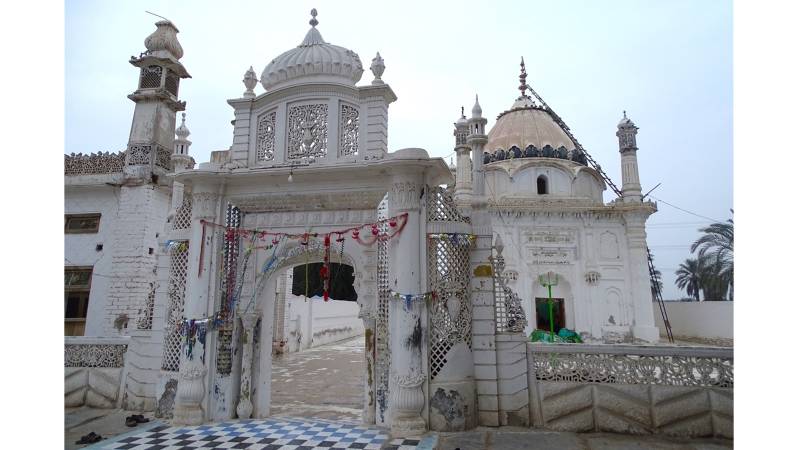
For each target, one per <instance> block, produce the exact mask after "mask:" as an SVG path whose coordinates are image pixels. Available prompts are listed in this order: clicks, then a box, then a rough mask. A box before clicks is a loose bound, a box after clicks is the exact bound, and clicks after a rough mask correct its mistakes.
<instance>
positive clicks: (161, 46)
mask: <svg viewBox="0 0 800 450" xmlns="http://www.w3.org/2000/svg"><path fill="white" fill-rule="evenodd" d="M177 34H178V28H177V27H176V26H175V25H174V24H173V23H172V22H170V21H169V20H162V21H159V22H156V31H154V32H153V33H152V34H151V35H150V36H147V38H145V40H144V46H145V48H147V51H148V52H150V53H151V54H153V55H155V56H164V55H163V53H169V54H171V55H172V56H173V57H174V58H175V59H181V58H182V57H183V47H181V43H180V42H178V36H177ZM159 53H162V54H161V55H160V54H159Z"/></svg>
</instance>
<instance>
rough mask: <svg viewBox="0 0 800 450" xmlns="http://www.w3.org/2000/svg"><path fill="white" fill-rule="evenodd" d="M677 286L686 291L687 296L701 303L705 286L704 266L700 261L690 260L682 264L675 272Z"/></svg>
mask: <svg viewBox="0 0 800 450" xmlns="http://www.w3.org/2000/svg"><path fill="white" fill-rule="evenodd" d="M675 275H677V278H676V279H675V284H676V285H677V286H678V288H679V289H686V294H688V295H689V297H693V298H694V299H695V300H696V301H698V302H699V301H700V290H701V289H702V284H703V266H702V264H701V262H700V260H699V259H694V258H689V259H687V260H686V261H685V262H682V263H681V265H680V266H679V267H678V270H677V271H675Z"/></svg>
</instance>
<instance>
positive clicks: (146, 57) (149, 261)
mask: <svg viewBox="0 0 800 450" xmlns="http://www.w3.org/2000/svg"><path fill="white" fill-rule="evenodd" d="M177 33H178V29H177V28H176V27H175V25H173V24H172V22H170V21H168V20H162V21H159V22H157V23H156V30H155V31H154V32H153V33H152V34H150V36H148V37H147V38H146V39H145V40H144V45H145V47H146V48H147V50H146V51H145V52H143V53H141V54H140V55H139V57H135V56H132V57H131V59H130V61H129V62H130V63H131V64H132V65H134V66H136V67H138V68H139V81H138V88H137V89H136V90H135V91H134V92H133V93H132V94H130V95H129V96H128V98H129V99H131V100H132V101H133V102H134V103H136V107H135V109H134V112H133V119H132V121H131V132H130V137H129V139H128V148H127V150H126V152H125V166H124V168H123V174H124V179H123V183H122V186H121V187H120V190H119V198H118V201H119V209H118V211H117V224H118V225H117V226H116V227H115V228H114V231H113V247H112V252H111V258H112V259H111V261H112V265H111V271H110V273H109V274H108V275H109V276H110V278H111V284H110V287H109V291H108V301H107V307H106V319H105V327H104V333H105V334H106V335H110V336H113V335H115V334H127V333H128V328H126V327H123V328H116V329H115V327H114V326H113V324H114V323H119V322H122V321H124V320H126V318H131V317H136V314H138V311H140V310H144V309H145V307H146V306H145V305H146V302H147V297H148V295H149V294H150V292H151V289H152V286H153V283H154V282H155V275H154V269H155V267H156V256H157V251H156V250H157V249H158V241H157V236H158V235H159V233H160V232H161V231H162V230H163V228H164V223H165V222H166V220H167V214H168V212H169V206H168V205H169V204H170V194H171V190H170V189H167V188H166V186H167V185H168V184H169V180H168V179H167V177H166V174H167V173H169V172H170V171H172V165H173V162H174V159H173V150H174V148H173V145H174V141H175V134H174V133H175V113H176V112H177V111H183V110H184V108H185V107H186V103H185V102H181V101H178V85H179V82H180V79H181V78H188V77H189V74H188V73H187V72H186V69H185V68H184V67H183V65H182V64H181V63H180V62H179V61H178V60H179V59H180V58H181V57H182V56H183V49H182V48H181V44H180V43H179V42H178V39H177V36H176V34H177ZM187 131H188V130H187ZM187 136H188V134H187ZM187 150H188V147H187ZM134 328H135V327H134Z"/></svg>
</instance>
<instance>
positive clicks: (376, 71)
mask: <svg viewBox="0 0 800 450" xmlns="http://www.w3.org/2000/svg"><path fill="white" fill-rule="evenodd" d="M369 70H371V71H372V74H373V75H375V79H374V80H372V84H383V80H381V75H383V71H384V70H386V65H385V64H384V63H383V58H381V53H380V52H376V53H375V57H374V58H372V65H370V66H369Z"/></svg>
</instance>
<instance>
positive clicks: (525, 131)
mask: <svg viewBox="0 0 800 450" xmlns="http://www.w3.org/2000/svg"><path fill="white" fill-rule="evenodd" d="M487 137H488V142H487V143H486V150H487V151H488V152H494V151H495V150H498V149H503V150H508V149H509V148H511V147H512V146H516V147H517V148H519V149H520V150H525V148H526V147H527V146H529V145H534V146H536V148H539V149H541V148H543V147H544V146H545V145H550V146H551V147H553V148H559V147H561V146H563V147H565V148H566V149H567V150H573V149H574V148H575V143H574V142H572V140H571V139H570V138H569V136H567V134H566V133H565V132H564V130H562V129H561V127H560V126H558V124H557V123H556V122H555V120H553V118H552V117H551V116H550V113H548V112H547V111H545V110H544V109H543V108H541V107H538V106H535V105H534V104H533V102H532V101H531V100H530V99H528V98H525V97H522V98H520V99H517V101H516V102H515V103H514V105H513V106H512V107H511V109H510V110H509V111H506V112H504V113H503V114H501V115H500V117H498V118H497V123H495V124H494V126H493V127H492V130H491V131H489V135H488V136H487Z"/></svg>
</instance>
